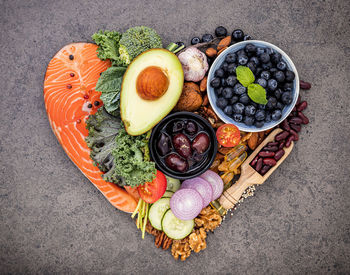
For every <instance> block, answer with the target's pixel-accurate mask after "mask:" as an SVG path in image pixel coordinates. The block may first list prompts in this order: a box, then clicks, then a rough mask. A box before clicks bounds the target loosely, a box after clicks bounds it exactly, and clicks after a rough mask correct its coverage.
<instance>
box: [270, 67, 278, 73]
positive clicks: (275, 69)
mask: <svg viewBox="0 0 350 275" xmlns="http://www.w3.org/2000/svg"><path fill="white" fill-rule="evenodd" d="M277 71H278V70H277V68H274V67H272V68H270V73H271V74H274V73H275V72H277Z"/></svg>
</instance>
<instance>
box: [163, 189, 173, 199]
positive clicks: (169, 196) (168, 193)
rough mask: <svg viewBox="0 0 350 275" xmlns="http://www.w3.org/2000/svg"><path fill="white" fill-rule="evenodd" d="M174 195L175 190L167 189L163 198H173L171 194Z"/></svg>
mask: <svg viewBox="0 0 350 275" xmlns="http://www.w3.org/2000/svg"><path fill="white" fill-rule="evenodd" d="M172 195H174V192H173V191H168V190H167V191H165V193H164V195H163V197H162V198H171V196H172Z"/></svg>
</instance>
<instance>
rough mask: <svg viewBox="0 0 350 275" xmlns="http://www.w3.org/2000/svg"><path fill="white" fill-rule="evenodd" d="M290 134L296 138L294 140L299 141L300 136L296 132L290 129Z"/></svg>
mask: <svg viewBox="0 0 350 275" xmlns="http://www.w3.org/2000/svg"><path fill="white" fill-rule="evenodd" d="M289 133H291V134H292V135H293V136H294V140H295V141H297V140H299V135H298V133H297V132H295V131H294V130H293V129H290V131H289Z"/></svg>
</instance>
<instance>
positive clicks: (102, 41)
mask: <svg viewBox="0 0 350 275" xmlns="http://www.w3.org/2000/svg"><path fill="white" fill-rule="evenodd" d="M121 36H122V35H121V34H120V33H119V32H117V31H102V30H100V31H99V32H96V33H94V35H93V36H92V39H93V40H94V41H95V43H96V44H97V45H98V46H99V47H98V49H97V56H98V58H100V59H101V60H106V59H110V60H111V61H112V62H113V63H116V64H117V65H119V64H120V63H121V62H120V59H119V40H120V38H121Z"/></svg>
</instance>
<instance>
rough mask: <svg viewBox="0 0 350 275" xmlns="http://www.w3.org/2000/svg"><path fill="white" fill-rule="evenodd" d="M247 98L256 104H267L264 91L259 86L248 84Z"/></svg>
mask: <svg viewBox="0 0 350 275" xmlns="http://www.w3.org/2000/svg"><path fill="white" fill-rule="evenodd" d="M248 96H249V97H250V99H251V100H253V101H254V102H255V103H258V104H263V105H265V104H267V99H266V91H265V89H264V88H263V87H262V86H260V85H259V84H250V85H249V86H248Z"/></svg>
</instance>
